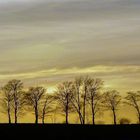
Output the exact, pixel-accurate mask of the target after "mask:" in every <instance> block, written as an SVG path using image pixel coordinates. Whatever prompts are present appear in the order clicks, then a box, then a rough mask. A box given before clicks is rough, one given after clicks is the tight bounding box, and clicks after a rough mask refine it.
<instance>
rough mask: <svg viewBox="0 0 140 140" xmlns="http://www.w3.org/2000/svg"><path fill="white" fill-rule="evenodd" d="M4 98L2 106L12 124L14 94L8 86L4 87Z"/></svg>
mask: <svg viewBox="0 0 140 140" xmlns="http://www.w3.org/2000/svg"><path fill="white" fill-rule="evenodd" d="M2 92H3V93H4V94H3V98H2V100H1V103H2V104H1V105H2V107H3V109H4V113H7V116H8V122H9V123H11V109H12V101H13V94H12V92H11V89H10V88H9V86H8V85H5V86H4V87H2Z"/></svg>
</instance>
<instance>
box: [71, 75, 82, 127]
mask: <svg viewBox="0 0 140 140" xmlns="http://www.w3.org/2000/svg"><path fill="white" fill-rule="evenodd" d="M73 84H74V89H73V97H72V100H71V102H72V105H73V107H74V109H75V111H76V112H77V114H78V116H79V120H80V123H81V124H84V119H83V114H82V90H81V88H82V85H83V77H77V78H75V81H74V82H73Z"/></svg>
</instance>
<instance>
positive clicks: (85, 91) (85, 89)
mask: <svg viewBox="0 0 140 140" xmlns="http://www.w3.org/2000/svg"><path fill="white" fill-rule="evenodd" d="M90 83H91V79H90V78H89V77H88V76H86V77H85V78H83V94H82V98H83V105H82V107H83V124H85V120H86V105H87V103H86V102H87V95H88V91H89V85H90Z"/></svg>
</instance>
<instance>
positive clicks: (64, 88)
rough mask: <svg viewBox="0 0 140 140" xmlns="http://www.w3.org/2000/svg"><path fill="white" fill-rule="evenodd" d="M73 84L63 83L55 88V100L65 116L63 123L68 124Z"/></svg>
mask: <svg viewBox="0 0 140 140" xmlns="http://www.w3.org/2000/svg"><path fill="white" fill-rule="evenodd" d="M72 92H73V83H72V82H63V83H62V84H60V85H59V86H58V88H57V92H56V94H55V96H54V97H55V100H56V101H57V102H58V104H59V106H60V108H61V110H62V112H63V113H64V114H65V123H66V124H68V123H69V112H70V111H72V106H71V100H72V97H73V94H72Z"/></svg>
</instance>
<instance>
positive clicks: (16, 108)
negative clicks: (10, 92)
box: [15, 108, 17, 124]
mask: <svg viewBox="0 0 140 140" xmlns="http://www.w3.org/2000/svg"><path fill="white" fill-rule="evenodd" d="M16 123H17V108H15V124H16Z"/></svg>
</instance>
